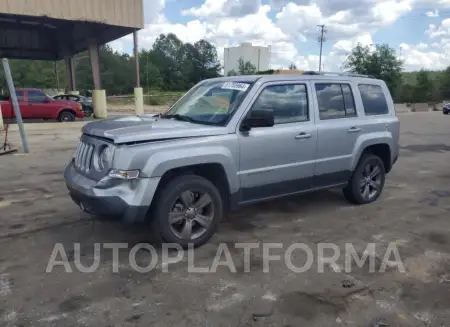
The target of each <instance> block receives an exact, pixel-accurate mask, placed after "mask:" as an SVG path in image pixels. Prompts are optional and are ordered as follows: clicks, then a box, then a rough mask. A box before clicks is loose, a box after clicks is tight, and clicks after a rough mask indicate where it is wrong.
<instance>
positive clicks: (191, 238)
mask: <svg viewBox="0 0 450 327" xmlns="http://www.w3.org/2000/svg"><path fill="white" fill-rule="evenodd" d="M155 201H156V203H155V204H156V207H155V210H154V211H153V213H154V216H153V217H151V219H152V220H151V228H152V232H153V234H154V235H155V236H156V238H157V239H158V240H160V241H162V242H166V243H177V244H179V245H181V246H182V247H183V248H187V247H188V245H189V244H192V245H193V246H194V247H197V246H200V245H203V244H204V243H206V242H207V241H208V240H209V239H210V238H211V236H212V235H213V234H214V233H215V232H216V230H217V228H218V226H219V223H220V221H221V220H222V216H223V201H222V197H221V195H220V192H219V190H218V189H217V188H216V187H215V186H214V184H213V183H211V182H210V181H209V180H207V179H205V178H203V177H201V176H197V175H183V176H179V177H176V178H174V179H173V180H171V181H170V182H169V183H167V184H166V185H165V186H163V189H161V190H160V191H159V192H158V196H157V197H156V198H155Z"/></svg>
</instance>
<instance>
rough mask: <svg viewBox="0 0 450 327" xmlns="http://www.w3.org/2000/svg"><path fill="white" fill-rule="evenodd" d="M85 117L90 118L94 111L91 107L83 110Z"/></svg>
mask: <svg viewBox="0 0 450 327" xmlns="http://www.w3.org/2000/svg"><path fill="white" fill-rule="evenodd" d="M83 112H84V116H85V117H91V116H92V114H93V113H94V110H93V109H92V108H91V107H86V109H84V110H83Z"/></svg>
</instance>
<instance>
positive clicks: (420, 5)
mask: <svg viewBox="0 0 450 327" xmlns="http://www.w3.org/2000/svg"><path fill="white" fill-rule="evenodd" d="M143 1H144V19H145V28H144V29H143V30H141V31H140V32H139V42H140V48H145V49H148V48H151V47H152V44H153V43H154V41H155V40H156V38H157V37H158V35H160V34H167V33H174V34H176V35H177V36H178V38H179V39H181V40H182V41H183V42H190V43H194V42H196V41H198V40H200V39H206V40H208V41H209V42H211V43H212V44H214V45H215V46H216V47H217V51H218V55H219V59H220V60H221V62H222V64H223V52H224V50H223V49H224V47H229V46H236V45H239V44H240V43H242V42H251V43H252V44H254V45H261V46H268V45H271V46H272V55H271V68H272V69H278V68H287V67H288V66H289V65H290V64H291V63H294V64H295V65H296V66H297V68H298V69H307V70H318V68H319V67H318V65H319V43H318V40H317V39H318V36H319V35H320V29H319V27H318V25H325V26H326V34H325V36H326V42H325V43H324V47H323V66H324V67H323V68H324V70H325V71H340V70H342V69H343V66H342V63H343V62H344V61H345V58H346V57H347V56H348V54H349V52H350V51H351V49H352V48H353V47H354V46H355V45H356V44H357V43H362V44H364V45H374V44H380V43H387V44H389V46H391V47H392V48H394V49H395V50H396V51H397V55H398V56H399V58H400V59H402V60H403V61H404V68H405V70H406V71H415V70H420V69H422V68H423V69H427V70H439V69H444V68H446V67H447V66H449V65H450V0H143ZM132 43H133V42H132V36H126V37H124V38H122V39H119V40H116V41H114V42H112V43H111V46H112V47H113V48H114V49H115V50H117V51H120V52H131V50H132Z"/></svg>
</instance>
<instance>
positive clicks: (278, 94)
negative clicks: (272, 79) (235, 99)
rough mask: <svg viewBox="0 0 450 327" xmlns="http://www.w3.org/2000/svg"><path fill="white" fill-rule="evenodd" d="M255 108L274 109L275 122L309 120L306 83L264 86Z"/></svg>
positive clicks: (284, 122) (254, 105)
mask: <svg viewBox="0 0 450 327" xmlns="http://www.w3.org/2000/svg"><path fill="white" fill-rule="evenodd" d="M254 109H272V110H273V114H274V118H275V124H286V123H296V122H304V121H308V120H309V105H308V93H307V89H306V85H305V84H284V85H271V86H267V87H266V88H264V90H263V91H262V92H261V93H260V95H259V97H258V99H257V100H256V101H255V103H254V104H253V107H252V110H254Z"/></svg>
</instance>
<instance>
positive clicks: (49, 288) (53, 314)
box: [0, 112, 450, 327]
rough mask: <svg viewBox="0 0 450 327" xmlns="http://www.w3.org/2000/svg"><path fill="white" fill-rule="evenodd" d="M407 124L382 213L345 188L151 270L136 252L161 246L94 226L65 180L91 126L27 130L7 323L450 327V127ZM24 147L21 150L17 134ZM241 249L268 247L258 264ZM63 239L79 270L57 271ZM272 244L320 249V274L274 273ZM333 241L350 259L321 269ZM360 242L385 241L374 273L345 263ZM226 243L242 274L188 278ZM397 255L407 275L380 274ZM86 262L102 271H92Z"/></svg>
mask: <svg viewBox="0 0 450 327" xmlns="http://www.w3.org/2000/svg"><path fill="white" fill-rule="evenodd" d="M400 119H401V127H402V134H401V146H402V150H401V157H400V159H399V161H398V163H397V164H396V166H395V167H394V169H393V171H392V172H391V173H390V174H389V175H388V178H387V182H386V186H385V190H384V193H383V195H382V197H381V198H380V199H379V200H378V201H377V202H376V203H373V204H370V205H366V206H353V205H350V204H348V203H347V202H346V201H345V200H344V198H343V196H342V194H341V192H340V190H333V191H323V192H318V193H311V194H307V195H303V196H294V197H290V198H288V199H283V200H277V201H271V202H267V203H263V204H259V205H254V206H250V207H247V208H244V209H242V210H240V211H237V212H235V213H233V214H230V215H228V216H227V217H226V219H225V221H224V222H223V224H222V225H221V228H220V231H219V232H218V233H217V235H216V236H215V237H214V238H213V239H212V240H211V241H210V242H209V243H208V244H206V245H205V246H203V247H201V248H199V249H196V250H195V251H188V252H186V253H185V255H184V256H183V259H182V260H181V261H179V262H177V263H172V264H167V260H163V258H161V250H160V249H158V250H156V254H157V255H158V260H157V262H156V267H155V268H154V269H153V270H151V271H150V272H146V273H141V272H138V271H135V270H134V269H132V264H131V263H130V261H129V260H128V258H129V256H130V254H131V255H132V257H133V258H134V259H135V261H136V263H137V264H138V265H139V266H141V267H144V266H146V265H147V264H149V263H150V262H151V253H152V252H151V251H150V252H149V251H145V250H143V249H141V250H139V251H137V252H136V253H134V252H132V251H131V249H132V247H133V246H134V245H136V244H138V243H143V242H149V241H151V240H150V239H149V237H148V233H147V231H146V229H145V228H143V227H144V226H136V227H131V226H128V227H126V226H122V225H120V224H118V223H115V222H109V221H98V220H94V219H93V218H92V217H91V216H89V215H87V214H84V213H82V212H81V211H80V210H79V208H78V207H76V206H75V205H74V204H73V203H72V202H71V200H70V199H69V197H68V195H67V191H66V188H65V185H64V181H63V176H62V171H63V168H64V165H65V164H66V163H67V162H68V160H69V159H70V157H71V155H72V154H73V153H74V151H75V147H76V143H77V137H78V135H79V126H76V127H73V128H72V127H70V126H69V125H62V124H51V126H52V127H51V128H48V129H45V128H40V129H38V130H33V129H32V128H30V129H28V137H29V142H30V148H31V149H32V153H31V154H28V155H23V154H17V155H8V156H2V157H0V162H1V165H0V218H1V219H0V326H23V327H25V326H65V327H71V326H99V327H108V326H145V327H147V326H205V327H206V326H283V327H287V326H309V327H313V326H321V327H324V326H355V327H356V326H358V327H360V326H375V325H374V323H375V321H376V320H377V319H384V322H387V323H388V324H389V326H390V327H392V326H448V322H449V321H450V310H449V308H450V220H449V219H448V218H449V217H450V202H449V200H450V186H449V185H450V171H449V162H450V146H449V140H450V128H449V127H450V117H446V116H443V115H442V113H435V112H428V113H408V114H402V115H401V116H400ZM38 125H42V124H38ZM11 141H12V142H13V143H15V144H18V141H19V139H18V133H17V132H16V131H15V132H12V135H11ZM116 242H119V243H124V246H126V248H124V249H121V250H120V251H119V253H118V254H119V255H118V264H117V265H114V264H113V263H114V262H115V260H114V257H113V255H112V251H111V250H110V249H105V248H104V247H103V246H104V244H105V243H116ZM237 242H241V243H243V242H255V243H257V244H259V249H254V250H252V252H250V265H249V266H248V267H246V265H245V261H244V251H243V249H239V248H236V247H235V243H237ZM57 243H61V244H62V245H61V246H63V247H64V252H65V254H66V255H67V262H68V264H67V266H65V267H64V266H63V265H59V266H56V267H54V269H53V270H52V272H48V273H47V272H46V268H47V266H48V263H49V259H50V256H51V254H52V251H53V250H54V248H55V244H57ZM75 243H77V244H79V247H80V251H79V252H80V253H81V254H80V257H78V256H77V255H76V253H78V252H77V251H76V246H75V245H74V244H75ZM263 243H264V244H267V243H280V244H282V246H283V248H282V249H271V250H270V253H271V254H272V255H276V254H279V255H281V257H282V258H283V257H284V254H285V253H286V251H287V248H288V247H289V246H290V245H291V244H294V243H304V244H305V245H307V246H308V247H309V248H310V249H312V252H313V256H312V259H313V263H312V266H311V269H309V270H307V271H305V272H302V273H300V272H294V271H292V270H291V269H288V267H287V265H286V263H285V261H284V260H279V261H271V262H270V265H269V266H268V268H269V269H268V270H269V271H268V272H265V270H266V269H265V268H267V267H266V263H267V253H264V251H263ZM323 243H333V244H335V245H336V247H337V248H338V249H339V250H340V251H341V254H342V255H341V256H339V258H338V260H337V262H336V265H335V266H329V265H325V268H324V271H323V272H321V271H320V270H321V269H320V268H321V265H322V264H323V263H324V260H325V258H327V257H329V256H330V255H331V254H332V253H331V254H330V253H329V252H327V251H328V250H330V248H328V249H327V251H325V252H324V253H321V251H320V250H319V244H323ZM348 243H351V244H352V248H354V249H355V250H356V251H357V253H358V254H360V255H362V254H363V253H364V249H365V248H366V247H367V245H368V244H369V243H371V244H374V246H375V252H376V255H373V256H370V255H369V260H371V259H373V261H374V263H375V272H372V271H371V269H370V268H371V267H370V265H369V264H365V265H361V267H358V266H357V265H356V263H355V262H353V264H352V265H351V266H349V267H347V266H346V265H345V256H344V255H343V253H345V249H346V244H348ZM220 244H225V245H226V249H228V250H229V253H230V257H231V260H232V263H233V267H231V268H235V270H236V271H234V269H230V266H221V267H219V268H218V269H217V271H216V272H213V273H201V272H189V271H188V266H189V260H192V261H193V262H194V264H195V267H196V268H199V267H211V266H212V265H213V259H214V257H215V256H216V254H217V251H218V249H221V248H220V247H219V245H220ZM97 246H100V248H99V252H97V255H95V253H96V252H95V249H96V247H97ZM266 246H267V245H266ZM389 246H390V249H391V250H392V249H394V248H395V249H398V254H399V256H400V257H401V259H402V263H403V266H404V268H405V270H406V271H404V272H401V271H400V270H401V269H400V268H401V265H397V266H395V265H392V264H390V265H388V266H387V268H386V269H381V268H383V265H382V263H383V262H384V261H383V257H384V254H385V253H386V249H388V248H389ZM328 247H330V246H328ZM347 247H348V245H347ZM222 249H224V248H223V247H222ZM60 254H61V252H59V255H58V257H57V258H58V260H62V259H61V256H60ZM222 254H223V255H222V256H221V258H222V260H224V258H225V255H224V253H222ZM171 255H172V254H171ZM394 256H395V252H393V253H392V257H391V259H393V258H394ZM153 258H154V256H153ZM78 259H79V260H78ZM97 259H98V261H96V260H97ZM291 259H292V262H293V264H295V265H296V266H302V265H303V263H304V262H305V260H306V259H307V258H306V252H305V251H302V250H298V249H297V250H296V251H294V252H293V253H292V256H291ZM78 262H81V263H82V264H83V265H84V266H90V265H92V264H94V265H97V264H98V268H97V269H94V271H93V272H90V273H82V272H81V271H80V270H79V269H77V264H78ZM333 267H334V269H336V270H337V272H336V271H334V270H333ZM67 268H69V269H70V270H72V272H71V273H68V272H66V270H67ZM94 268H95V266H94ZM246 268H249V269H246ZM346 268H351V269H346ZM230 270H231V271H230ZM248 270H249V271H248ZM339 270H340V271H339ZM380 270H385V271H382V272H380ZM343 286H345V287H343ZM379 322H383V321H382V320H380V321H379Z"/></svg>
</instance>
